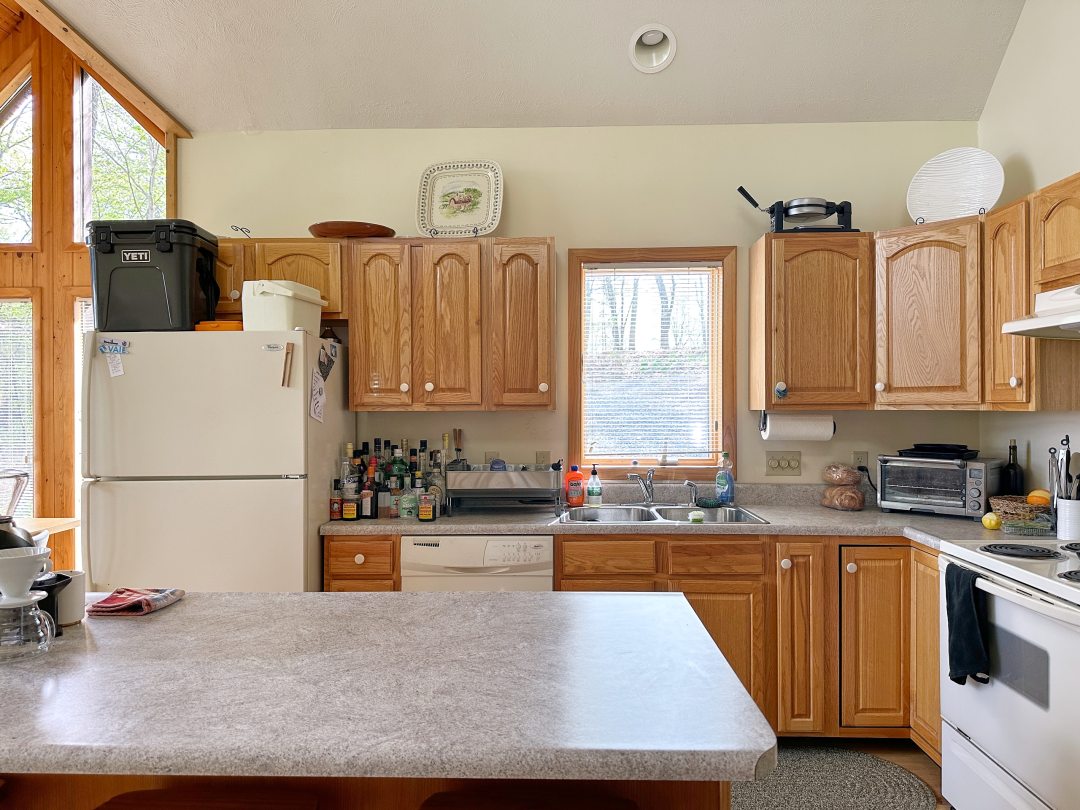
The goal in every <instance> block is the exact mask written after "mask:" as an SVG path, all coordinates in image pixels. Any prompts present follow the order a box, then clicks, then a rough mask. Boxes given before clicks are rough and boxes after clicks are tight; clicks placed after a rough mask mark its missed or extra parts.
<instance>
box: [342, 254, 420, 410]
mask: <svg viewBox="0 0 1080 810" xmlns="http://www.w3.org/2000/svg"><path fill="white" fill-rule="evenodd" d="M351 250H352V261H351V262H350V266H351V267H350V273H351V278H350V283H349V294H350V297H351V298H352V302H351V304H350V308H349V309H350V313H351V317H350V320H349V333H350V343H351V344H352V345H351V346H350V362H349V404H350V407H352V408H354V409H364V408H378V407H387V406H391V407H396V408H401V407H408V406H410V405H412V403H413V374H412V363H413V348H412V346H413V332H412V324H413V317H412V310H413V307H412V269H411V264H410V250H409V245H408V244H407V243H402V242H389V241H388V242H356V243H354V244H353V245H352V247H351Z"/></svg>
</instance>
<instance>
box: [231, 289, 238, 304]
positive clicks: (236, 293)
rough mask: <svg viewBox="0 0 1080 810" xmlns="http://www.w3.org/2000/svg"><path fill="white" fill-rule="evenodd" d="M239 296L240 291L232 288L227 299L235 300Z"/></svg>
mask: <svg viewBox="0 0 1080 810" xmlns="http://www.w3.org/2000/svg"><path fill="white" fill-rule="evenodd" d="M239 297H240V291H239V290H233V291H232V292H231V293H229V300H230V301H235V300H237V299H238V298H239Z"/></svg>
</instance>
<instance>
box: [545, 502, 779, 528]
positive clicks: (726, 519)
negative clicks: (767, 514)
mask: <svg viewBox="0 0 1080 810" xmlns="http://www.w3.org/2000/svg"><path fill="white" fill-rule="evenodd" d="M691 512H702V513H704V515H705V521H704V522H705V523H713V524H716V523H743V524H757V525H763V524H766V523H768V522H769V521H767V520H765V519H764V518H762V517H759V516H758V515H755V514H754V513H753V512H751V511H749V510H747V509H743V508H742V507H741V506H722V507H720V508H719V509H704V508H702V507H699V506H676V505H674V504H626V505H619V506H615V505H612V506H573V507H571V508H569V509H567V510H566V511H565V512H563V514H562V516H561V517H560V518H559V522H560V523H690V513H691Z"/></svg>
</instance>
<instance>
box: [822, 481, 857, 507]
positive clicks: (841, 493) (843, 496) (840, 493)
mask: <svg viewBox="0 0 1080 810" xmlns="http://www.w3.org/2000/svg"><path fill="white" fill-rule="evenodd" d="M821 505H822V506H826V507H828V508H829V509H839V510H841V511H843V512H858V511H859V510H861V509H863V508H864V507H865V506H866V494H865V493H864V492H863V491H862V490H861V489H859V488H858V487H851V486H838V487H826V488H825V492H824V494H822V496H821Z"/></svg>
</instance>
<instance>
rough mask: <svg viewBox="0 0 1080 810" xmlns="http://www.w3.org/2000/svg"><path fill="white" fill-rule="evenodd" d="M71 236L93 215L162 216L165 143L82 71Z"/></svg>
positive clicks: (77, 99)
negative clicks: (73, 216)
mask: <svg viewBox="0 0 1080 810" xmlns="http://www.w3.org/2000/svg"><path fill="white" fill-rule="evenodd" d="M74 146H75V148H74V150H73V154H74V158H75V228H76V233H75V239H76V240H77V241H80V242H81V241H82V240H83V238H84V237H85V235H86V232H85V227H86V223H87V222H89V221H90V220H93V219H161V218H162V217H164V216H165V171H166V168H165V165H166V162H165V147H164V146H162V143H161V140H160V139H159V138H158V137H157V135H156V134H154V133H152V132H151V131H149V130H148V129H147V128H146V127H144V126H143V125H142V124H141V123H140V122H139V121H138V120H137V119H136V118H135V117H134V116H132V114H131V113H129V112H128V111H127V109H126V108H125V107H124V106H123V105H122V104H120V102H119V101H117V100H116V99H115V98H113V96H112V95H110V93H109V91H108V90H106V89H105V87H104V86H103V85H102V84H100V83H99V82H98V81H97V80H95V79H94V77H93V76H91V75H90V74H89V73H87V72H85V71H83V73H82V81H81V82H80V83H79V87H78V88H77V89H76V92H75V138H74Z"/></svg>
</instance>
